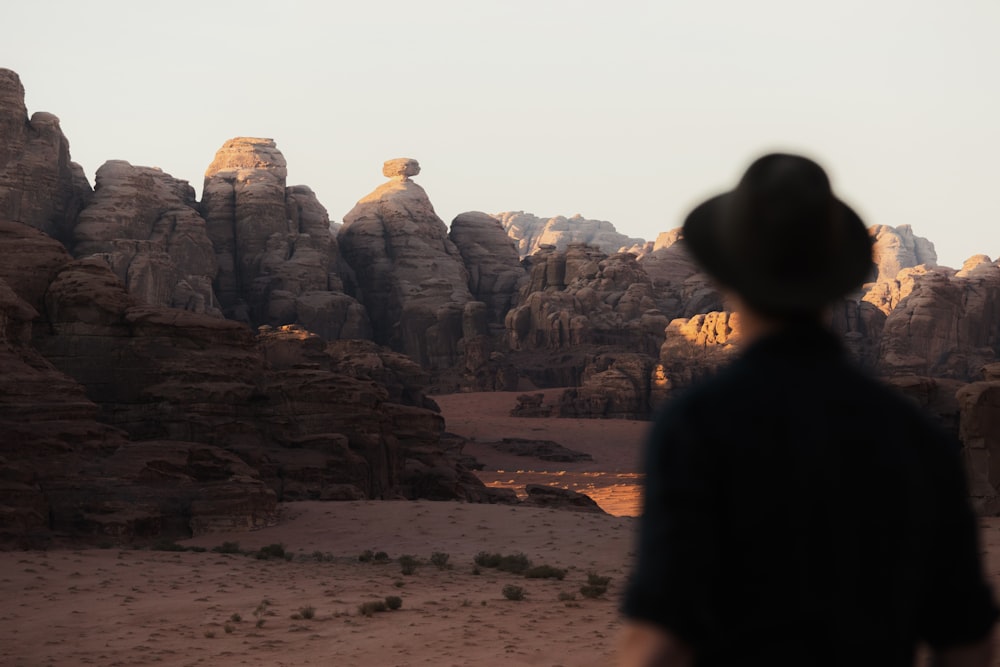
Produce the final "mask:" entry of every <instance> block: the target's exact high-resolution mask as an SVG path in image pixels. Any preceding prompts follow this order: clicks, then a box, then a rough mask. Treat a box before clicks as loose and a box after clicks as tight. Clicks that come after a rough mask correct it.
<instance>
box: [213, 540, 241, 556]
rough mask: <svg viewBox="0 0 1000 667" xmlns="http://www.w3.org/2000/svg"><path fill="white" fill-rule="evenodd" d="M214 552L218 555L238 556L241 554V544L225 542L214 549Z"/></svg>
mask: <svg viewBox="0 0 1000 667" xmlns="http://www.w3.org/2000/svg"><path fill="white" fill-rule="evenodd" d="M212 551H214V552H215V553H218V554H238V553H239V552H240V543H239V542H223V543H222V544H220V545H219V546H217V547H213V548H212Z"/></svg>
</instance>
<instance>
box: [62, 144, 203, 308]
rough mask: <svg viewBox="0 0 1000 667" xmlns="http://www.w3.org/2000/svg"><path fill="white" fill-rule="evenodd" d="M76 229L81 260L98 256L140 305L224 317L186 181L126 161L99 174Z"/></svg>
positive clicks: (114, 163)
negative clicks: (143, 303)
mask: <svg viewBox="0 0 1000 667" xmlns="http://www.w3.org/2000/svg"><path fill="white" fill-rule="evenodd" d="M96 181H97V185H96V189H95V191H94V196H93V197H92V199H91V200H90V203H89V204H88V205H87V206H86V208H84V209H83V211H81V212H80V216H79V219H78V221H77V224H76V227H75V228H74V230H73V238H74V241H75V243H74V246H73V252H74V254H75V255H76V256H77V257H86V256H90V255H98V256H100V257H102V258H104V260H105V261H106V262H107V263H108V265H109V266H110V267H111V270H112V271H113V272H114V273H115V275H117V276H118V278H119V279H120V280H121V281H122V282H123V283H124V284H125V286H126V288H127V289H128V291H129V292H130V293H131V294H132V295H133V296H135V297H136V298H137V299H139V300H141V301H143V302H145V303H148V304H151V305H161V306H169V307H172V308H180V309H182V310H190V311H193V312H196V313H204V314H208V315H213V316H216V317H221V316H222V311H221V310H220V309H219V304H218V300H217V299H216V297H215V293H214V291H213V289H212V282H213V280H214V279H215V276H216V273H217V271H218V266H217V264H216V259H215V252H214V250H213V248H212V243H211V241H210V240H209V238H208V235H207V233H206V230H205V221H204V220H203V219H202V217H201V215H200V214H199V213H198V209H197V203H196V202H195V198H194V189H193V188H192V187H191V186H190V185H188V183H187V181H182V180H178V179H175V178H173V177H172V176H170V175H169V174H165V173H163V172H162V171H160V170H159V169H155V168H150V167H134V166H132V165H131V164H129V163H128V162H125V161H123V160H112V161H109V162H105V163H104V165H103V166H102V167H101V168H100V169H98V170H97V175H96Z"/></svg>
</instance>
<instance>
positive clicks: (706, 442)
mask: <svg viewBox="0 0 1000 667" xmlns="http://www.w3.org/2000/svg"><path fill="white" fill-rule="evenodd" d="M683 238H684V242H685V243H686V244H687V246H688V248H689V249H690V251H691V253H692V255H693V256H694V258H695V259H696V260H697V261H698V262H699V263H700V264H701V266H702V267H703V268H704V269H705V270H706V271H707V272H708V273H709V274H710V275H711V276H713V277H714V278H715V279H716V280H717V281H718V283H719V284H720V285H721V286H722V287H723V288H724V289H725V290H727V292H728V293H731V294H732V296H733V297H734V299H735V301H736V303H737V306H736V310H737V311H738V312H739V314H740V326H741V329H742V333H741V336H742V340H743V346H744V348H743V350H742V352H741V354H740V356H739V357H738V358H737V359H736V360H735V361H734V362H733V363H732V364H730V365H729V366H728V367H726V368H724V369H722V370H721V371H720V372H719V373H718V374H717V375H716V376H715V377H713V378H711V379H710V380H707V381H705V382H703V383H701V384H700V385H697V386H694V387H692V388H690V389H689V390H688V391H687V392H686V393H683V394H682V395H681V396H679V397H677V398H674V399H672V400H671V401H670V402H669V403H668V404H667V405H666V406H665V407H664V409H663V410H662V411H661V412H660V413H659V414H658V416H657V418H656V419H655V421H654V424H653V427H652V429H651V431H650V435H649V438H648V442H647V446H646V461H645V464H644V465H645V472H646V481H645V500H644V509H643V514H642V517H641V518H640V520H639V537H638V549H637V554H636V563H635V566H634V571H633V573H632V576H631V578H630V581H629V584H628V586H627V589H626V592H625V595H624V599H623V603H622V611H623V614H624V615H625V617H626V631H625V634H624V638H623V644H622V648H621V652H620V664H621V665H623V666H628V667H636V666H639V665H642V666H653V665H657V666H661V667H666V666H671V665H684V666H689V665H690V666H697V667H712V666H719V665H726V666H728V665H741V666H742V665H768V666H769V667H781V666H785V665H788V666H791V665H794V666H795V667H809V666H812V665H817V666H819V665H822V666H827V665H829V666H834V665H836V666H841V665H843V666H848V665H850V666H851V667H857V666H864V665H872V666H876V665H877V666H878V667H893V666H896V665H899V666H903V665H906V666H907V667H910V666H912V665H913V664H914V660H915V656H916V655H917V654H918V653H917V652H918V646H920V645H927V646H928V647H929V649H930V651H931V652H932V653H933V655H934V656H935V659H936V660H937V662H936V663H935V664H939V665H948V666H959V665H962V666H965V665H968V666H977V667H978V666H986V665H988V664H989V662H990V660H991V655H992V649H991V647H992V642H991V636H992V628H993V625H994V622H995V621H996V618H997V607H996V604H995V602H994V599H993V595H992V592H991V590H990V587H989V586H988V584H987V583H986V581H985V580H984V577H983V574H982V564H981V562H980V556H979V546H978V537H977V523H976V519H975V516H974V515H973V512H972V510H971V507H970V505H969V501H968V497H967V495H968V494H967V490H966V482H965V476H964V469H963V466H962V462H961V451H960V448H959V447H958V445H957V443H954V442H953V441H952V440H951V439H950V438H949V437H947V436H946V435H945V434H944V433H943V432H941V431H940V430H939V429H938V428H937V427H936V426H935V425H934V424H932V423H931V422H930V421H929V420H928V419H927V418H926V417H925V416H924V415H923V414H921V413H920V411H919V410H918V409H917V407H916V406H915V405H914V404H911V402H910V401H909V400H908V399H906V398H904V397H902V396H898V395H897V394H896V393H895V392H894V391H893V390H891V389H889V388H886V387H884V386H883V385H882V384H880V383H879V382H877V381H876V380H874V379H872V378H869V377H868V376H867V375H866V374H864V373H863V372H861V371H860V370H858V369H856V368H855V367H854V365H853V364H852V363H851V362H850V360H849V359H847V358H846V356H845V353H844V352H843V350H842V348H841V345H840V343H839V341H838V340H837V339H836V338H835V336H834V335H833V334H832V333H831V332H830V331H829V330H827V328H826V327H824V325H823V321H824V311H825V310H826V308H827V307H828V306H829V305H830V304H831V303H832V302H834V301H836V300H837V299H840V298H842V297H843V296H845V295H847V294H849V293H850V292H852V291H854V290H855V289H857V288H858V287H859V286H860V285H861V283H862V282H863V281H864V280H865V279H866V277H867V276H869V275H870V273H871V270H872V255H871V241H870V239H869V236H868V234H867V231H866V229H865V225H864V223H863V222H862V221H861V219H860V218H859V217H858V215H857V214H856V213H855V212H854V211H853V210H851V208H850V207H849V206H848V205H847V204H845V203H844V202H843V201H841V200H840V199H838V198H837V197H836V196H835V195H834V193H833V190H832V189H831V186H830V181H829V179H828V177H827V175H826V173H825V172H824V170H823V169H822V168H821V167H820V166H819V165H818V164H817V163H816V162H814V161H812V160H810V159H808V158H805V157H801V156H797V155H787V154H771V155H766V156H764V157H762V158H760V159H758V160H756V161H755V162H754V163H753V164H752V165H751V166H750V167H749V168H748V169H747V171H746V173H745V174H744V175H743V177H742V178H741V180H740V182H739V183H738V185H737V186H736V188H735V189H733V190H731V191H729V192H726V193H724V194H721V195H718V196H716V197H713V198H711V199H709V200H707V201H705V202H703V203H702V204H701V205H699V206H697V207H696V208H695V209H694V210H693V211H692V212H691V213H690V214H689V216H688V217H687V219H686V220H685V222H684V227H683Z"/></svg>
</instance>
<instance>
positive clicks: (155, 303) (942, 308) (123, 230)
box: [0, 70, 1000, 538]
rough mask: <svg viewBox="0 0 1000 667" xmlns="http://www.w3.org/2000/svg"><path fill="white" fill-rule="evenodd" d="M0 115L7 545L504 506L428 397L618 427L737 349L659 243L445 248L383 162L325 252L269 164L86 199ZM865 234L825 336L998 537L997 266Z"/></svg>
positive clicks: (512, 220)
mask: <svg viewBox="0 0 1000 667" xmlns="http://www.w3.org/2000/svg"><path fill="white" fill-rule="evenodd" d="M0 100H2V101H3V105H2V106H0V132H3V134H2V135H0V139H2V141H0V252H3V256H4V257H5V261H4V263H3V265H2V266H0V281H2V282H0V316H2V317H0V324H2V330H0V339H2V340H0V344H2V346H3V347H2V354H0V364H2V367H3V369H4V371H5V372H4V375H3V376H0V377H2V380H0V386H2V387H3V389H4V391H3V392H0V432H2V434H3V435H4V436H5V439H3V440H2V441H3V442H4V443H5V444H6V443H12V444H10V445H8V446H6V447H5V449H3V450H0V456H2V457H3V470H4V477H3V478H2V479H0V483H2V484H4V485H5V486H4V487H3V488H4V489H5V494H4V495H3V496H2V498H0V516H2V517H3V518H4V520H3V523H2V524H0V526H2V527H3V531H6V534H8V535H19V536H21V537H22V538H23V537H24V536H27V535H36V534H41V533H45V532H46V531H49V532H50V533H51V532H52V531H53V530H57V531H66V532H76V533H86V534H95V535H96V534H105V535H115V536H119V537H122V538H126V537H129V536H141V535H153V534H160V533H168V532H171V531H173V532H175V533H184V532H188V533H190V532H192V531H202V530H210V529H211V527H212V526H215V525H223V524H225V523H226V522H237V523H238V524H239V525H257V524H259V523H260V522H267V521H268V520H270V518H269V517H270V516H271V514H270V513H271V511H272V510H273V506H274V502H276V500H278V499H284V500H290V499H299V498H325V499H338V498H362V497H418V496H420V497H430V498H462V499H466V500H475V501H482V502H493V501H497V500H509V498H501V497H499V495H498V494H497V493H494V492H491V491H489V490H486V489H484V488H483V487H482V485H481V484H478V480H476V479H475V477H473V476H472V475H471V473H469V471H468V470H467V469H465V467H464V463H463V461H464V459H463V458H462V456H461V445H460V444H459V445H456V444H455V443H454V442H453V441H452V439H449V438H448V437H447V436H446V435H445V434H444V424H443V421H442V419H441V417H440V415H439V414H438V412H437V411H436V406H434V405H433V402H431V401H429V399H427V397H426V388H427V387H428V386H429V385H433V386H435V387H436V389H437V390H438V391H440V390H442V389H459V388H464V389H508V390H511V389H520V390H525V389H527V390H530V389H533V388H536V387H553V386H561V387H571V388H570V389H568V390H567V391H566V392H565V393H564V395H563V397H562V400H561V401H560V402H559V405H558V411H559V414H561V415H562V416H567V417H612V418H645V417H648V415H649V414H650V412H651V411H652V410H653V409H654V408H655V407H656V406H657V405H659V404H660V403H662V402H663V401H664V400H668V399H669V397H670V395H671V393H672V392H673V391H676V390H677V389H679V388H682V387H684V386H686V385H687V384H690V383H691V382H695V381H697V380H698V379H699V378H700V377H704V376H705V375H707V374H710V373H712V372H714V370H715V369H716V368H717V367H718V366H719V365H720V364H722V363H725V362H726V360H727V359H728V358H729V357H730V356H731V355H732V354H734V352H735V350H736V349H737V345H738V342H739V337H740V327H739V317H738V316H737V315H735V314H732V313H727V312H725V309H724V304H723V301H722V298H721V295H720V293H719V291H718V290H717V289H716V287H715V286H714V285H713V284H712V283H711V281H710V280H709V279H708V278H707V277H706V276H705V275H704V274H703V273H702V272H700V271H699V270H698V268H697V266H696V265H695V264H694V263H693V262H692V260H691V258H690V256H689V254H688V252H687V250H686V247H685V244H684V241H683V238H682V235H681V234H680V232H679V230H676V229H675V230H671V231H669V232H664V233H663V234H661V235H660V236H659V237H658V238H657V240H656V241H655V242H652V243H649V242H644V241H642V240H641V239H632V238H628V237H625V236H624V235H621V234H619V233H618V232H617V231H616V230H614V228H613V226H611V225H610V223H604V222H601V221H588V220H584V219H583V218H582V217H579V216H575V217H574V218H551V219H549V220H541V219H539V218H537V217H535V216H532V215H531V214H526V213H521V212H518V213H507V214H499V215H498V216H488V215H486V214H483V213H479V212H467V213H463V214H460V215H459V216H457V217H456V218H455V219H454V220H453V222H452V224H451V228H450V230H449V229H448V227H447V226H446V225H445V224H444V222H443V221H442V220H441V219H440V218H439V217H438V216H437V214H436V213H435V211H434V208H433V205H432V204H431V202H430V198H429V197H428V195H427V193H426V192H425V191H424V190H423V188H421V187H420V186H419V185H418V184H416V183H415V182H413V180H412V178H413V177H414V176H417V175H418V174H419V164H418V163H417V162H416V160H412V159H408V158H400V159H395V160H389V161H387V162H386V163H385V165H384V167H383V175H384V176H386V177H387V178H388V179H389V180H388V182H386V183H384V184H383V185H381V186H379V187H378V188H376V189H375V190H374V191H373V192H372V193H370V194H369V195H367V196H366V197H363V198H362V199H361V200H360V201H359V202H358V204H357V206H355V207H354V209H352V211H350V212H349V213H348V214H347V215H346V216H345V220H344V225H343V226H342V227H340V228H339V229H338V228H336V227H335V226H334V225H333V224H331V221H330V219H329V216H328V214H327V211H326V209H325V208H324V207H323V206H322V204H320V202H319V201H318V200H317V199H316V196H315V194H314V193H313V192H312V190H311V189H309V188H308V187H306V186H288V185H287V184H286V178H287V165H286V163H285V159H284V157H283V156H282V154H281V152H280V151H279V150H278V148H277V145H276V144H275V142H274V141H273V140H271V139H260V138H247V137H238V138H234V139H231V140H229V141H227V142H226V143H225V144H224V145H223V147H222V148H221V149H220V150H219V152H218V153H217V154H216V156H215V159H214V160H213V162H212V164H211V165H210V166H209V168H208V170H207V171H206V175H205V188H204V195H203V198H202V201H201V202H198V201H196V200H195V197H194V193H193V191H192V189H191V188H190V186H189V185H188V184H187V183H186V182H185V181H181V180H179V179H175V178H173V177H172V176H170V175H169V174H164V173H163V172H160V171H159V170H155V169H152V168H147V167H137V166H133V165H131V164H129V163H127V162H123V161H109V162H107V163H106V164H105V165H104V166H103V167H101V169H99V170H98V173H97V184H96V185H97V187H96V189H95V190H94V191H92V190H91V189H90V186H89V184H87V183H86V179H85V178H84V177H83V173H82V170H81V169H80V168H79V167H78V166H74V165H73V163H72V162H71V161H70V159H69V148H68V142H67V141H66V138H65V137H64V136H63V135H62V132H61V131H60V130H59V127H58V121H57V120H56V119H55V117H54V116H51V114H44V113H41V112H39V113H36V114H34V115H32V117H31V119H29V118H28V117H27V111H26V109H25V107H24V101H23V88H22V87H21V84H20V82H19V80H17V77H16V75H14V74H13V73H12V72H9V70H0ZM4 215H6V217H4ZM43 232H44V233H43ZM870 233H871V235H872V238H873V241H874V247H875V260H876V261H875V263H874V264H873V274H872V282H871V283H869V284H868V285H866V286H865V287H864V289H863V290H862V291H861V292H859V293H858V294H856V295H851V297H850V298H848V299H845V300H843V301H842V302H840V303H838V304H835V305H834V307H833V308H832V309H831V313H830V324H831V325H832V327H833V328H834V330H835V331H837V332H838V333H839V334H840V335H841V336H842V338H843V339H844V341H845V343H846V346H847V348H848V349H849V350H850V352H851V353H852V354H854V355H855V356H856V357H857V358H858V360H859V361H860V362H861V364H862V365H864V366H865V367H867V368H869V369H871V370H872V371H873V372H877V373H879V374H881V375H882V376H883V377H885V378H886V379H887V381H889V382H890V383H892V384H894V385H895V386H897V387H898V388H899V389H900V390H901V391H903V392H904V393H906V394H907V395H909V396H911V397H913V398H914V400H917V401H918V402H920V403H921V404H922V405H924V407H925V408H926V409H928V410H930V411H932V412H933V413H934V414H936V415H937V416H938V418H939V419H940V421H941V423H942V424H943V425H944V426H945V427H946V428H950V429H952V430H953V431H955V432H956V433H959V434H961V436H962V438H963V440H964V441H965V443H966V456H967V457H968V458H969V461H970V466H971V467H972V468H973V472H974V474H975V475H978V477H976V479H977V481H976V483H975V484H974V485H973V492H974V494H975V496H976V498H977V503H978V504H979V506H980V507H981V508H982V509H984V511H1000V500H998V499H1000V492H998V491H997V489H998V488H1000V482H998V481H997V480H995V479H994V478H993V476H991V474H989V472H988V471H989V470H991V469H992V467H991V465H992V464H991V459H992V455H993V453H994V452H996V453H998V455H1000V449H997V447H1000V444H998V443H996V442H994V440H995V439H994V438H991V437H990V433H992V430H991V429H992V424H993V423H994V421H995V420H996V412H997V410H998V408H997V402H996V401H995V400H994V398H995V397H994V391H993V388H994V387H995V386H996V385H997V383H1000V372H996V370H995V369H993V366H995V365H996V364H997V354H998V352H1000V340H998V337H1000V332H998V330H997V329H998V327H1000V325H998V324H997V323H998V321H1000V320H998V312H997V308H998V299H1000V265H998V263H997V262H993V261H992V260H991V259H990V258H989V257H987V256H977V257H974V258H970V260H969V261H968V262H966V264H965V265H964V266H963V267H962V268H961V269H960V270H958V271H954V270H951V269H948V268H947V267H939V266H937V265H936V255H935V253H934V249H933V245H932V244H931V243H930V242H929V241H927V240H926V239H922V238H920V237H918V236H916V235H914V234H913V231H912V229H910V228H909V227H908V226H905V225H904V226H900V227H896V228H891V227H885V226H877V227H873V228H872V229H871V230H870ZM623 248H624V249H626V250H627V252H619V251H620V250H621V249H623ZM70 251H71V252H70ZM74 257H75V258H76V259H74ZM990 369H993V370H990ZM46 388H48V391H49V393H50V394H51V395H48V394H46V393H45V392H46ZM52 388H55V390H54V391H53V390H52ZM994 430H995V429H994ZM29 441H30V442H36V441H37V442H39V443H42V446H39V447H38V448H37V455H36V452H32V451H30V449H31V448H30V447H28V446H27V445H26V444H25V443H27V442H29ZM50 462H51V465H49V463H50ZM95 480H102V481H101V482H100V484H101V489H102V490H101V491H100V492H98V491H95V490H94V489H95V485H96V484H97V482H96V481H95ZM171 486H176V487H177V488H182V489H184V492H183V493H180V494H177V493H172V492H171V490H170V488H171ZM142 489H146V491H143V490H142ZM86 494H91V496H88V497H93V498H94V500H93V502H92V503H90V504H87V503H88V502H90V501H86V502H84V501H81V498H83V497H84V496H86ZM501 495H502V494H501ZM81 502H83V503H84V504H83V505H81V504H80V503H81ZM130 503H131V504H130ZM178 503H180V504H179V505H178ZM70 507H84V509H83V510H81V511H80V512H77V513H76V514H72V513H70V512H69V510H68V509H67V508H70ZM130 507H131V508H134V507H139V508H141V511H136V512H134V513H133V514H129V512H130V509H129V508H130ZM178 508H181V510H183V511H178ZM178 517H181V519H178ZM8 526H13V528H8ZM3 531H0V532H3Z"/></svg>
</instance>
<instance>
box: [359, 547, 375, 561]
mask: <svg viewBox="0 0 1000 667" xmlns="http://www.w3.org/2000/svg"><path fill="white" fill-rule="evenodd" d="M373 558H375V552H374V551H372V550H371V549H365V550H364V551H362V552H361V553H360V554H359V555H358V560H359V561H361V562H362V563H370V562H372V559H373Z"/></svg>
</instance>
